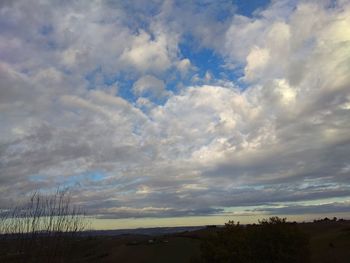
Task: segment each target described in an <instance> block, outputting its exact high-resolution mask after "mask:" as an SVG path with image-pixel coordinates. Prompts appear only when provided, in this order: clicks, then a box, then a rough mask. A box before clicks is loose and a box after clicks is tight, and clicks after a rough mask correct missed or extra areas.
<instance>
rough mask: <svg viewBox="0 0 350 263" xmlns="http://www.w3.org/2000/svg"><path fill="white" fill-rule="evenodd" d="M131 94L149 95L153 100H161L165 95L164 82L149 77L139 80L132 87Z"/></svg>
mask: <svg viewBox="0 0 350 263" xmlns="http://www.w3.org/2000/svg"><path fill="white" fill-rule="evenodd" d="M133 92H134V93H135V95H138V96H142V95H147V94H149V96H150V97H153V98H162V97H164V96H166V95H167V91H166V89H165V84H164V82H163V81H162V80H160V79H157V78H156V77H154V76H151V75H145V76H143V77H141V78H139V79H138V80H137V81H136V82H135V83H134V85H133Z"/></svg>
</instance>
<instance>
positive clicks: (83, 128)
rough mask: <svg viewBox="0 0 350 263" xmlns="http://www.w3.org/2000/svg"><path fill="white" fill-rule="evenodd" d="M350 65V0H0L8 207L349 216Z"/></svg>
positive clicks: (203, 219) (128, 223)
mask: <svg viewBox="0 0 350 263" xmlns="http://www.w3.org/2000/svg"><path fill="white" fill-rule="evenodd" d="M349 72H350V1H349V0H337V1H336V0H333V1H331V0H317V1H316V0H293V1H290V0H289V1H285V0H271V1H268V0H253V1H238V0H233V1H226V0H202V1H195V0H193V1H185V0H181V1H180V0H178V1H176V0H164V1H161V0H149V1H142V0H128V1H120V0H119V1H117V0H91V1H84V0H74V1H58V0H57V1H56V0H2V1H0V124H1V125H0V208H1V209H6V208H8V207H11V206H13V205H14V204H15V203H17V202H20V201H21V200H24V199H25V198H27V196H28V194H30V193H32V192H33V191H36V190H40V191H44V192H50V191H53V190H54V189H56V188H57V187H59V186H60V187H68V188H69V189H71V192H72V198H73V199H72V200H73V201H74V203H75V204H78V205H79V206H82V207H83V208H84V209H85V211H86V212H87V214H88V215H89V216H90V217H91V218H92V222H93V226H94V227H95V228H101V229H106V228H128V227H146V226H174V225H200V224H219V223H224V222H226V221H227V220H236V221H241V222H242V223H245V222H252V221H255V220H257V219H258V218H262V217H269V216H271V215H280V216H287V217H288V218H291V219H296V220H311V219H313V218H321V217H324V216H329V215H332V216H333V215H334V216H340V217H344V218H350V158H349V156H350V74H349Z"/></svg>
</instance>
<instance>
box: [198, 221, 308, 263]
mask: <svg viewBox="0 0 350 263" xmlns="http://www.w3.org/2000/svg"><path fill="white" fill-rule="evenodd" d="M201 252H202V261H203V262H208V263H209V262H213V263H223V262H225V263H226V262H232V263H236V262H237V263H240V262H245V263H265V262H266V263H267V262H268V263H275V262H284V263H294V262H298V263H299V262H300V263H303V262H309V250H308V238H307V237H306V236H305V235H304V234H303V233H302V232H301V231H300V230H299V228H298V226H297V224H296V223H288V222H286V219H281V218H278V217H271V218H270V219H268V220H262V221H260V222H259V224H258V225H248V226H242V225H240V224H239V223H237V224H236V223H234V222H233V221H229V222H228V223H227V224H225V227H224V228H223V229H222V230H221V231H218V232H217V233H216V234H214V235H212V236H210V237H209V238H207V239H206V240H204V242H203V243H202V245H201Z"/></svg>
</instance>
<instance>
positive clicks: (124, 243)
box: [0, 220, 350, 263]
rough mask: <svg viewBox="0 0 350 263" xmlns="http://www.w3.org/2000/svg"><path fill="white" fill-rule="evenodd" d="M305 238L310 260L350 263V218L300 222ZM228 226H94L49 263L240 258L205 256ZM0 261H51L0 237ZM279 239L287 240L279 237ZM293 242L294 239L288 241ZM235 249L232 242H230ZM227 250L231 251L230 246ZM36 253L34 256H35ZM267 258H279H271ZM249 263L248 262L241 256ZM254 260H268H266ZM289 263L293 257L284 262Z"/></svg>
mask: <svg viewBox="0 0 350 263" xmlns="http://www.w3.org/2000/svg"><path fill="white" fill-rule="evenodd" d="M297 227H298V229H300V230H301V231H302V232H303V233H304V234H305V235H306V239H307V250H308V251H309V255H308V254H305V256H308V257H309V258H305V260H304V261H291V262H311V263H323V262H324V263H328V262H329V263H331V262H332V263H347V262H348V259H349V257H350V251H349V247H350V221H348V220H338V221H334V220H320V221H315V222H310V223H299V224H298V225H297ZM224 228H225V227H224V226H199V227H195V228H193V227H181V228H153V229H134V230H122V231H118V230H115V231H96V232H95V231H94V232H87V233H81V235H79V236H76V237H74V238H72V239H69V240H67V241H66V242H67V247H65V248H64V252H63V254H62V255H61V254H60V255H59V257H58V259H57V260H56V259H55V258H50V260H49V262H82V263H83V262H106V263H107V262H131V263H141V262H142V263H148V262H149V263H151V262H156V263H157V262H159V263H162V262H170V263H172V262H174V263H175V262H189V263H192V262H241V261H239V260H236V261H226V260H223V259H221V260H220V259H218V260H217V261H212V260H209V261H206V259H205V257H203V252H205V247H203V244H205V242H207V241H208V240H210V238H211V237H213V236H214V237H215V236H217V235H218V233H222V232H223V231H224ZM0 240H1V241H0V243H1V245H0V262H38V263H40V262H48V261H47V258H45V256H43V255H45V253H44V250H43V251H42V252H41V253H43V254H42V256H43V259H42V260H41V259H40V253H39V254H35V255H34V258H31V257H30V256H31V255H25V256H24V255H19V254H16V253H15V251H13V249H12V248H13V247H14V246H13V242H16V241H15V240H11V239H9V240H7V241H5V240H4V239H0ZM277 241H278V242H280V241H282V242H283V240H277ZM289 242H291V240H289ZM232 249H233V250H234V246H233V247H232ZM228 252H229V251H228ZM32 256H33V255H32ZM273 256H274V255H272V260H271V261H268V262H278V261H274V260H273ZM242 262H250V261H242ZM254 262H265V261H263V260H261V261H259V259H258V260H257V261H254ZM285 262H289V261H285Z"/></svg>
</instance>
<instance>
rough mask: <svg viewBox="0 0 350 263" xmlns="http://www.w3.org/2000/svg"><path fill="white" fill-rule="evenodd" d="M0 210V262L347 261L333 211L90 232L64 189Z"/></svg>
mask: <svg viewBox="0 0 350 263" xmlns="http://www.w3.org/2000/svg"><path fill="white" fill-rule="evenodd" d="M0 215H1V217H0V233H1V235H0V262H36V263H40V262H48V263H50V262H67V263H70V262H105V263H107V262H131V263H132V262H144V263H146V262H166V263H172V262H174V263H175V262H176V263H178V262H189V263H198V262H202V263H216V262H217V263H221V262H225V263H226V262H227V263H231V262H232V263H240V262H245V263H265V262H266V263H267V262H269V263H274V262H276V263H277V262H279V263H294V262H295V263H304V262H305V263H306V262H312V263H316V262H317V263H322V262H324V263H327V262H332V263H348V262H350V261H349V259H350V221H347V220H342V219H341V220H338V219H337V218H333V219H328V218H325V219H322V220H315V221H314V222H312V223H295V222H294V223H291V222H287V221H286V219H283V218H278V217H271V218H269V219H266V220H262V221H260V222H259V223H258V224H253V225H240V224H239V223H234V222H233V221H230V222H228V223H227V224H225V226H223V227H221V226H220V227H216V226H208V227H206V228H202V229H200V230H194V231H185V232H181V233H176V234H165V235H164V234H162V235H137V234H131V235H127V234H126V235H125V234H124V235H119V236H105V235H102V236H96V235H95V236H94V235H87V234H86V233H91V232H83V231H84V230H86V227H87V223H86V220H85V217H84V215H83V214H82V213H81V211H80V210H79V209H77V208H76V207H74V206H73V205H72V204H71V202H70V198H69V195H68V194H67V193H66V192H65V191H57V193H56V194H54V195H51V196H45V195H41V194H38V193H35V194H33V196H32V197H31V199H30V201H29V202H28V203H27V204H25V205H22V206H19V207H16V208H15V209H12V210H11V211H10V210H6V211H1V214H0ZM84 233H85V234H84Z"/></svg>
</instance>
